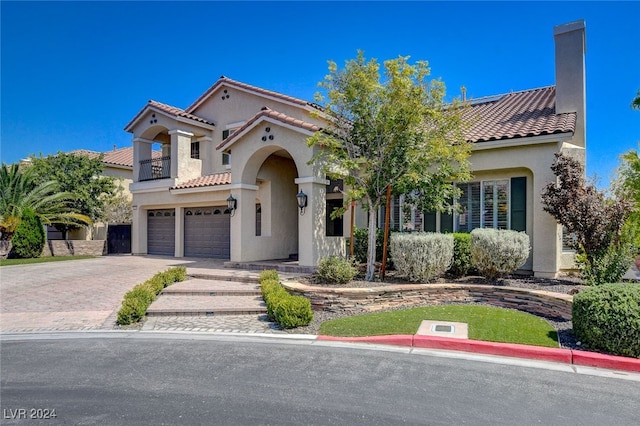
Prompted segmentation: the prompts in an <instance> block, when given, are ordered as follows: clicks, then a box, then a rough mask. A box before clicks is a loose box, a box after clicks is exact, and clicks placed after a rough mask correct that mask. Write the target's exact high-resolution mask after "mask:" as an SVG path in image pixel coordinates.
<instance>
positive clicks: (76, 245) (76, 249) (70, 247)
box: [42, 240, 107, 257]
mask: <svg viewBox="0 0 640 426" xmlns="http://www.w3.org/2000/svg"><path fill="white" fill-rule="evenodd" d="M106 254H107V241H106V240H66V241H65V240H50V241H47V243H46V244H45V246H44V249H43V250H42V257H46V256H103V255H106Z"/></svg>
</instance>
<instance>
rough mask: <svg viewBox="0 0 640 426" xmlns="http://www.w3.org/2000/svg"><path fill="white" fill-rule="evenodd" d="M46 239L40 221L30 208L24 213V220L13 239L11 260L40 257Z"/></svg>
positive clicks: (10, 253)
mask: <svg viewBox="0 0 640 426" xmlns="http://www.w3.org/2000/svg"><path fill="white" fill-rule="evenodd" d="M45 240H46V237H45V235H44V228H43V227H42V223H41V222H40V219H38V217H37V216H36V215H35V213H34V212H33V210H31V209H30V208H26V209H24V211H23V212H22V220H21V221H20V224H19V225H18V227H17V228H16V232H15V233H14V234H13V238H12V239H11V245H12V247H11V251H10V252H9V257H10V258H19V259H32V258H35V257H40V255H41V254H42V249H43V248H44V243H45Z"/></svg>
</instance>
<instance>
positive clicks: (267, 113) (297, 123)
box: [216, 107, 320, 149]
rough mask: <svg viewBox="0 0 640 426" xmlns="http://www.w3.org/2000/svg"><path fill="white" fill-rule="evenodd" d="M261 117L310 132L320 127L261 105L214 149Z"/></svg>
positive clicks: (236, 135) (222, 145) (229, 141)
mask: <svg viewBox="0 0 640 426" xmlns="http://www.w3.org/2000/svg"><path fill="white" fill-rule="evenodd" d="M262 117H269V118H272V119H275V120H278V121H280V122H281V123H284V124H288V125H290V126H294V127H298V128H300V129H303V130H308V131H310V132H317V131H318V130H320V127H318V126H316V125H315V124H312V123H308V122H306V121H303V120H300V119H298V118H294V117H290V116H288V115H286V114H283V113H281V112H278V111H274V110H272V109H269V108H267V107H263V108H262V109H261V110H260V112H259V113H257V114H256V115H254V116H253V117H252V118H251V119H250V120H249V121H247V122H246V123H244V124H243V125H242V127H240V128H239V129H238V130H236V131H235V132H233V133H232V134H231V135H229V137H228V138H226V139H225V140H223V141H222V142H221V143H219V144H218V146H217V147H216V149H222V148H224V147H225V146H228V145H230V144H232V143H233V142H234V141H235V140H236V139H238V137H240V135H241V134H242V133H243V132H244V131H245V130H246V129H248V128H250V127H251V126H252V125H253V124H254V123H255V122H257V121H258V120H260V119H261V118H262Z"/></svg>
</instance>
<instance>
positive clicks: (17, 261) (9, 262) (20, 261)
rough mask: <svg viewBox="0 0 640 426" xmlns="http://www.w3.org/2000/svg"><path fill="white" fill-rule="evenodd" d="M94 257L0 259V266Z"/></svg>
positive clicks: (90, 257)
mask: <svg viewBox="0 0 640 426" xmlns="http://www.w3.org/2000/svg"><path fill="white" fill-rule="evenodd" d="M94 257H95V256H49V257H36V258H34V259H0V266H11V265H29V264H31V263H44V262H60V261H62V260H80V259H93V258H94Z"/></svg>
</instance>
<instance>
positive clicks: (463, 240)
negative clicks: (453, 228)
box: [448, 232, 473, 277]
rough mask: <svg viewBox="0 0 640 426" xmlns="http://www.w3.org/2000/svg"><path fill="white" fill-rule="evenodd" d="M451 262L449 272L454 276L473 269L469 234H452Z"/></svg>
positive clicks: (463, 274) (462, 275)
mask: <svg viewBox="0 0 640 426" xmlns="http://www.w3.org/2000/svg"><path fill="white" fill-rule="evenodd" d="M451 235H453V262H452V263H451V267H450V268H449V271H448V272H449V273H450V274H452V275H454V276H456V277H464V276H465V275H467V274H468V273H469V271H470V270H471V269H473V264H472V263H471V234H468V233H466V232H455V233H453V234H451Z"/></svg>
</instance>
